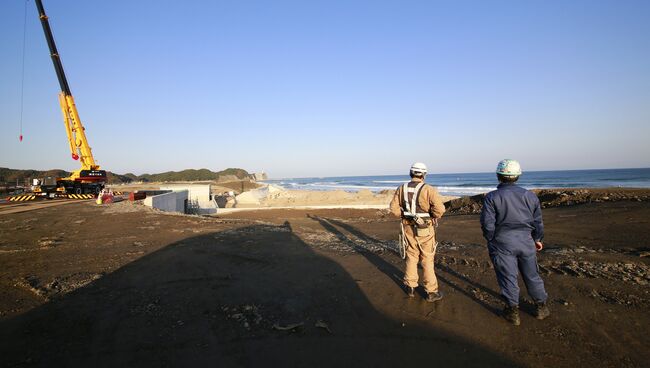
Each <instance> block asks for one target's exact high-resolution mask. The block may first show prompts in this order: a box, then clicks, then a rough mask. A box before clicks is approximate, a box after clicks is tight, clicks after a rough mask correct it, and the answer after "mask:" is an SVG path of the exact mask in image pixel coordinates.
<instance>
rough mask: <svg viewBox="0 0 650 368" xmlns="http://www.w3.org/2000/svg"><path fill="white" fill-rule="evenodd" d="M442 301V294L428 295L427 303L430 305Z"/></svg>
mask: <svg viewBox="0 0 650 368" xmlns="http://www.w3.org/2000/svg"><path fill="white" fill-rule="evenodd" d="M440 299H442V293H441V292H438V291H434V292H433V293H427V298H426V301H427V302H429V303H433V302H437V301H438V300H440Z"/></svg>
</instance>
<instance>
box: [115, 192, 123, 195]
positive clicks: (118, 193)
mask: <svg viewBox="0 0 650 368" xmlns="http://www.w3.org/2000/svg"><path fill="white" fill-rule="evenodd" d="M122 194H124V192H113V195H122Z"/></svg>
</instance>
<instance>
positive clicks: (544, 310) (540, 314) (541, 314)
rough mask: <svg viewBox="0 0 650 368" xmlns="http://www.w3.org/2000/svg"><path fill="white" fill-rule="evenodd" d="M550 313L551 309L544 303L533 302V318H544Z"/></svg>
mask: <svg viewBox="0 0 650 368" xmlns="http://www.w3.org/2000/svg"><path fill="white" fill-rule="evenodd" d="M550 315H551V311H550V310H549V309H548V306H547V305H546V303H537V304H535V318H537V319H540V320H541V319H544V318H546V317H548V316H550Z"/></svg>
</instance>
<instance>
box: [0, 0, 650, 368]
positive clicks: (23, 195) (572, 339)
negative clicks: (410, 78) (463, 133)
mask: <svg viewBox="0 0 650 368" xmlns="http://www.w3.org/2000/svg"><path fill="white" fill-rule="evenodd" d="M35 5H36V10H37V12H38V19H39V21H40V22H41V26H42V28H43V32H44V35H45V41H46V42H47V45H48V49H49V52H50V57H51V59H52V62H53V65H54V71H55V73H56V77H57V81H58V83H59V86H60V93H59V98H58V101H59V105H60V108H61V112H62V116H63V122H64V127H65V132H66V136H67V142H61V143H62V144H63V143H66V144H67V145H68V146H69V150H70V157H71V158H72V159H73V160H75V161H77V162H78V165H79V168H78V169H76V170H74V171H72V172H65V171H62V170H57V171H48V172H45V171H43V172H36V171H34V170H25V171H24V172H19V173H15V172H12V171H11V170H9V169H4V168H0V169H3V170H5V171H0V341H2V344H0V367H51V366H62V367H88V366H97V367H186V366H220V367H259V366H268V367H401V366H411V365H416V364H417V365H422V364H432V365H435V366H443V367H447V366H452V367H468V366H469V367H551V366H552V367H589V366H592V367H647V366H650V349H648V346H650V337H649V336H648V334H647V330H648V328H649V327H650V314H649V313H648V308H650V189H647V188H646V189H643V188H641V189H639V188H613V187H612V188H609V187H608V188H596V189H595V188H582V189H576V188H558V189H555V188H551V189H542V190H538V189H535V190H533V192H534V193H535V195H536V196H537V197H538V198H539V200H540V202H541V208H543V215H544V223H545V227H546V229H547V230H546V232H547V234H546V237H545V239H546V240H545V246H544V249H543V250H540V251H539V252H538V255H537V257H538V258H537V259H538V265H537V266H538V272H539V273H540V275H541V276H542V278H543V279H544V282H545V284H546V288H547V290H548V294H549V299H548V302H547V303H548V307H549V309H550V317H548V318H546V319H545V320H543V321H542V320H540V319H538V318H536V317H535V315H534V313H533V310H534V308H535V302H534V301H533V300H532V299H531V298H529V297H528V296H527V294H525V293H524V292H522V297H521V304H520V308H521V326H514V325H511V324H508V323H507V322H505V321H504V319H503V318H502V312H501V308H502V306H503V298H502V295H500V286H499V284H498V283H497V280H496V278H495V276H494V274H495V270H494V268H495V267H494V265H493V263H492V261H491V258H490V256H489V255H488V252H487V249H486V245H485V239H484V237H483V233H482V231H481V225H480V214H481V211H482V208H483V206H484V198H485V194H484V193H483V194H479V195H473V196H440V197H441V201H443V202H444V209H445V211H446V213H445V215H444V216H443V217H442V218H441V219H440V221H439V222H436V227H435V232H436V233H435V240H436V243H435V248H434V252H435V261H434V265H435V270H436V271H435V272H436V274H437V278H438V281H439V284H440V290H441V293H442V295H444V298H443V299H442V300H439V301H436V302H435V303H433V302H429V301H427V296H428V295H427V293H426V292H425V291H424V290H423V289H421V288H419V287H418V288H417V289H416V290H415V295H414V296H412V295H411V296H409V295H408V290H407V289H406V288H405V284H404V282H403V274H404V258H405V255H404V254H403V253H404V252H405V251H404V248H403V247H404V244H403V241H402V240H401V239H402V238H401V237H400V236H401V235H399V234H403V231H404V230H403V228H402V230H401V231H402V233H400V226H401V224H402V222H401V220H400V219H398V218H397V217H396V216H394V215H393V214H391V213H390V211H389V203H390V202H391V199H393V198H394V197H395V191H394V190H392V189H391V190H376V191H371V190H366V189H363V190H355V191H345V190H330V191H309V190H289V189H287V188H284V187H282V186H279V185H275V184H271V183H268V175H267V174H266V173H262V172H257V173H249V172H247V171H245V170H242V169H232V168H230V169H226V170H223V171H221V172H217V173H213V172H211V171H209V172H207V173H206V172H205V170H206V169H203V170H191V171H192V175H195V174H196V175H198V174H197V173H198V172H201V173H202V175H207V176H205V177H203V176H201V177H199V176H197V177H198V178H199V179H196V180H174V179H173V178H176V177H178V176H174V175H172V174H177V173H176V172H170V173H166V174H169V175H168V176H166V177H164V178H172V179H171V180H166V179H160V178H163V177H162V176H155V175H149V174H146V175H142V176H135V175H132V176H129V178H128V180H129V181H126V180H125V181H124V182H120V181H117V180H114V181H112V182H111V178H113V177H114V176H117V174H114V173H112V172H111V171H110V170H107V169H109V168H105V167H103V166H100V165H99V163H98V161H96V160H95V156H94V153H93V151H92V149H91V146H90V141H91V140H92V138H93V136H94V134H97V133H96V131H98V130H99V129H98V128H97V127H96V126H91V125H88V126H86V125H84V124H83V123H82V120H81V118H80V116H79V113H78V111H77V107H76V104H75V100H74V98H73V96H72V92H71V88H70V86H69V83H68V80H67V77H66V74H65V72H64V69H63V64H62V62H61V55H60V54H59V51H58V49H57V45H56V43H55V41H54V37H53V33H52V29H51V27H50V24H49V21H48V16H47V15H46V12H45V9H44V7H43V4H42V1H41V0H35ZM30 6H31V5H30ZM86 128H88V131H86ZM22 139H23V136H22V132H21V135H20V140H21V141H22ZM104 154H106V155H109V154H110V153H109V152H106V153H104V152H103V153H102V155H104ZM3 173H5V174H3ZM3 175H5V176H6V178H3V177H2V176H3ZM123 176H124V177H126V176H128V175H127V174H125V175H123ZM391 185H392V184H391ZM395 186H397V184H395ZM395 198H397V197H395ZM413 203H414V207H415V199H414V202H413ZM432 226H433V225H432ZM418 272H420V273H422V270H421V269H420V270H419V271H418ZM520 284H521V289H522V290H525V285H524V284H523V283H522V282H520ZM441 297H442V296H441Z"/></svg>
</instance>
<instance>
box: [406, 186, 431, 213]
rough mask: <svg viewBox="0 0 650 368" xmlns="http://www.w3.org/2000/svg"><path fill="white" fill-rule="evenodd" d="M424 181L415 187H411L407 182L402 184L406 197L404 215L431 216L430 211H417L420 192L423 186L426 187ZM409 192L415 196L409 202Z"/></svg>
mask: <svg viewBox="0 0 650 368" xmlns="http://www.w3.org/2000/svg"><path fill="white" fill-rule="evenodd" d="M424 185H425V184H424V183H423V182H422V183H418V185H416V186H415V187H409V184H408V183H406V184H404V185H403V186H402V196H403V197H404V201H403V202H404V203H403V205H402V211H403V212H404V217H407V218H412V219H416V218H418V217H419V218H428V217H431V215H429V213H428V212H417V210H418V197H419V196H420V192H421V191H422V188H423V187H424ZM409 193H413V197H412V198H411V202H410V203H409V196H408V194H409Z"/></svg>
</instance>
